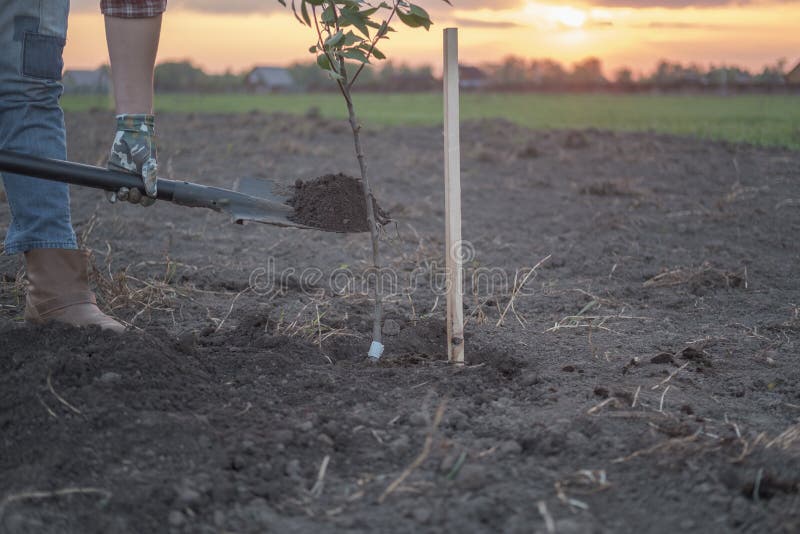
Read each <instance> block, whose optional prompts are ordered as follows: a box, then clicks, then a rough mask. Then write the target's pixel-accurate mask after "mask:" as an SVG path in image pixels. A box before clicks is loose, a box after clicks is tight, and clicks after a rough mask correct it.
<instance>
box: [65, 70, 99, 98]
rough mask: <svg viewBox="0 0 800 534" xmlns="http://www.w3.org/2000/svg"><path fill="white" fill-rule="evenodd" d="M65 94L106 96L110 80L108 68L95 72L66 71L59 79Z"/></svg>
mask: <svg viewBox="0 0 800 534" xmlns="http://www.w3.org/2000/svg"><path fill="white" fill-rule="evenodd" d="M61 83H62V84H63V85H64V93H65V94H108V92H109V91H110V90H111V80H110V78H109V76H108V68H106V67H100V68H99V69H96V70H68V71H65V72H64V75H63V76H62V77H61Z"/></svg>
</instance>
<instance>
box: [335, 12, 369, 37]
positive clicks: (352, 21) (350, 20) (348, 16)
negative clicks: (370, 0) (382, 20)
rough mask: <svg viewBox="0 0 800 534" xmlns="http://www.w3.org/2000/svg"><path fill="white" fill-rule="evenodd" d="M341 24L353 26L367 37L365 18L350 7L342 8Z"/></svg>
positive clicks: (367, 29) (367, 30)
mask: <svg viewBox="0 0 800 534" xmlns="http://www.w3.org/2000/svg"><path fill="white" fill-rule="evenodd" d="M341 23H342V26H349V25H353V26H355V27H356V28H357V29H358V31H360V32H361V33H363V34H364V35H366V36H367V37H369V28H367V23H366V19H365V18H363V17H362V16H361V14H360V13H358V12H357V11H353V10H351V9H342V13H341Z"/></svg>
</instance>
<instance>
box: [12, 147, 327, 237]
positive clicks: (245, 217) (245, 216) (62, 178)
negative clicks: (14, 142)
mask: <svg viewBox="0 0 800 534" xmlns="http://www.w3.org/2000/svg"><path fill="white" fill-rule="evenodd" d="M0 171H5V172H12V173H16V174H23V175H25V176H33V177H36V178H43V179H45V180H52V181H56V182H64V183H68V184H73V185H78V186H82V187H93V188H95V189H103V190H105V191H112V192H113V191H118V190H119V189H120V188H122V187H127V188H128V189H138V190H139V191H140V192H141V193H142V196H144V195H145V191H144V185H143V184H142V180H141V178H140V177H138V176H136V175H135V174H129V173H126V172H120V171H112V170H109V169H105V168H102V167H94V166H92V165H84V164H82V163H72V162H69V161H61V160H57V159H49V158H40V157H36V156H29V155H26V154H19V153H17V152H12V151H9V150H0ZM157 188H158V195H157V198H158V200H165V201H167V202H172V203H174V204H178V205H180V206H189V207H192V208H208V209H211V210H214V211H219V212H224V213H227V214H229V215H230V216H231V217H232V218H233V221H234V222H236V223H238V224H243V223H244V222H245V221H252V222H259V223H264V224H271V225H274V226H282V227H291V228H311V227H309V226H305V225H302V224H298V223H296V222H293V221H292V220H290V217H291V216H292V215H293V214H294V208H293V207H292V206H289V205H288V204H286V202H287V201H288V200H289V197H287V196H282V195H279V194H276V193H274V192H273V190H274V188H273V184H272V182H270V181H269V180H262V179H258V178H242V179H240V180H239V182H238V184H237V191H231V190H229V189H223V188H221V187H210V186H206V185H200V184H195V183H192V182H183V181H176V180H167V179H165V178H159V179H158V184H157ZM317 229H319V230H324V228H317Z"/></svg>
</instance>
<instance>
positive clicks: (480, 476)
mask: <svg viewBox="0 0 800 534" xmlns="http://www.w3.org/2000/svg"><path fill="white" fill-rule="evenodd" d="M489 479H490V475H489V470H488V469H487V468H486V467H484V466H482V465H475V464H469V465H465V466H464V467H462V468H461V471H459V473H458V479H457V480H458V485H459V486H460V487H461V488H463V489H465V490H476V489H481V488H483V487H484V486H485V485H486V483H487V482H488V481H489Z"/></svg>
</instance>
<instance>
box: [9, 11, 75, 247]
mask: <svg viewBox="0 0 800 534" xmlns="http://www.w3.org/2000/svg"><path fill="white" fill-rule="evenodd" d="M68 12H69V0H3V8H2V9H0V148H4V149H7V150H13V151H15V152H21V153H25V154H32V155H36V156H43V157H48V158H56V159H66V157H67V142H66V133H65V131H64V113H63V111H62V110H61V107H60V106H59V99H60V98H61V93H62V91H63V87H62V85H61V82H60V80H61V70H62V67H63V60H62V56H61V52H62V49H63V47H64V42H65V39H66V35H67V14H68ZM3 184H4V186H5V190H6V196H7V197H8V205H9V208H10V209H11V223H10V225H9V227H8V231H7V234H6V240H5V252H6V254H16V253H19V252H25V251H27V250H31V249H35V248H66V249H75V248H77V243H76V240H75V232H74V231H73V229H72V224H71V222H70V211H69V188H68V186H67V185H66V184H60V183H57V182H49V181H47V180H39V179H36V178H29V177H26V176H20V175H18V174H12V173H3Z"/></svg>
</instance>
